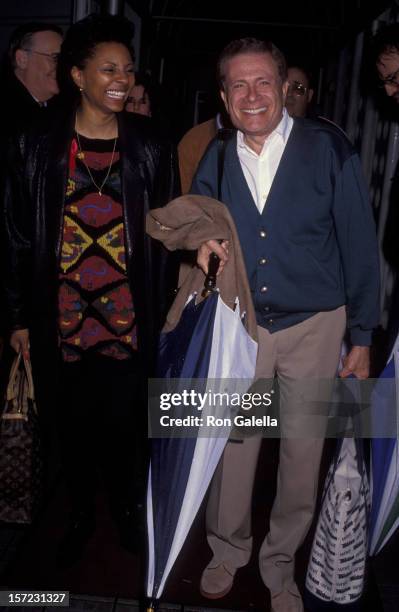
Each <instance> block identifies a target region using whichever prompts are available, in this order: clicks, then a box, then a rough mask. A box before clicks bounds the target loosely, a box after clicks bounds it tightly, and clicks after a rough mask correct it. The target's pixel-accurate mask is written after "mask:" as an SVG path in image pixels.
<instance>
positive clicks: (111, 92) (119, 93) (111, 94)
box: [106, 89, 126, 100]
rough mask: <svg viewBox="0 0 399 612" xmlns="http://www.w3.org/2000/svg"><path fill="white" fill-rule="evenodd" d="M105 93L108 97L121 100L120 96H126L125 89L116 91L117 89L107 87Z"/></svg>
mask: <svg viewBox="0 0 399 612" xmlns="http://www.w3.org/2000/svg"><path fill="white" fill-rule="evenodd" d="M106 94H107V96H109V97H110V98H115V99H117V100H122V98H124V97H125V96H126V92H125V91H118V90H117V89H108V90H107V92H106Z"/></svg>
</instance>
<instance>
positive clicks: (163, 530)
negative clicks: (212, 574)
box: [147, 291, 257, 600]
mask: <svg viewBox="0 0 399 612" xmlns="http://www.w3.org/2000/svg"><path fill="white" fill-rule="evenodd" d="M159 354H160V359H159V362H160V363H159V376H160V377H164V378H174V379H177V378H182V379H203V380H206V379H208V380H210V379H212V381H217V380H219V381H221V384H225V383H226V381H228V383H227V384H228V385H229V391H232V386H231V385H232V380H234V379H236V381H237V387H236V389H237V388H239V387H240V385H241V386H242V384H243V381H244V380H245V381H250V382H251V381H252V380H253V378H254V375H255V365H256V356H257V343H256V341H255V340H253V339H252V338H251V337H250V336H249V334H248V333H247V331H246V329H245V327H244V325H243V322H242V318H241V314H240V309H239V304H237V305H236V308H235V310H234V311H233V310H232V309H231V308H229V307H228V306H227V305H226V304H225V303H224V302H223V300H222V298H221V297H220V295H219V293H218V292H217V291H214V292H213V293H212V294H211V295H210V296H209V297H208V298H206V299H205V300H203V301H202V302H200V303H197V301H196V296H192V297H191V298H190V300H189V301H188V303H187V304H186V306H185V308H184V310H183V313H182V316H181V319H180V321H179V323H178V325H177V326H176V328H175V329H174V330H172V331H171V332H168V333H166V334H163V335H162V337H161V341H160V351H159ZM233 385H234V382H233ZM246 390H247V389H245V390H243V391H242V392H244V391H246ZM206 410H207V408H206V407H205V409H204V410H203V414H205V412H206ZM209 410H210V408H209ZM223 410H226V415H227V412H228V411H229V410H231V408H229V407H226V408H224V409H223ZM175 415H176V413H175ZM218 416H222V417H223V413H220V412H218ZM230 416H231V415H230ZM229 433H230V429H229V428H228V427H224V428H223V429H222V430H221V431H220V432H218V435H215V434H213V435H212V436H206V434H205V435H204V432H203V431H201V428H200V429H199V431H198V437H197V438H181V437H179V438H172V437H171V438H163V439H154V440H153V441H152V452H151V466H150V477H149V484H148V491H147V526H148V544H149V559H148V577H147V596H148V597H149V598H151V599H152V600H157V599H159V598H160V596H161V595H162V592H163V589H164V586H165V582H166V580H167V578H168V576H169V574H170V572H171V570H172V567H173V565H174V563H175V561H176V559H177V556H178V554H179V552H180V550H181V548H182V546H183V543H184V541H185V539H186V537H187V535H188V532H189V530H190V527H191V525H192V523H193V521H194V518H195V516H196V514H197V512H198V510H199V507H200V505H201V502H202V500H203V498H204V496H205V493H206V491H207V488H208V486H209V484H210V481H211V479H212V476H213V474H214V472H215V470H216V467H217V464H218V462H219V459H220V457H221V455H222V452H223V449H224V447H225V445H226V442H227V439H228V437H229Z"/></svg>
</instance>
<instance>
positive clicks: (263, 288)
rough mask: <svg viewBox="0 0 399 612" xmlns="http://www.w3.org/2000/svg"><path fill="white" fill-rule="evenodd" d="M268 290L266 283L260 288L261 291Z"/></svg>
mask: <svg viewBox="0 0 399 612" xmlns="http://www.w3.org/2000/svg"><path fill="white" fill-rule="evenodd" d="M266 291H267V287H266V285H263V287H261V288H260V292H261V293H266Z"/></svg>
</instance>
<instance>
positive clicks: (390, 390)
mask: <svg viewBox="0 0 399 612" xmlns="http://www.w3.org/2000/svg"><path fill="white" fill-rule="evenodd" d="M398 401H399V337H398V338H397V339H396V342H395V345H394V348H393V351H392V354H391V356H390V358H389V360H388V363H387V365H386V367H385V369H384V371H383V372H382V374H381V376H380V379H379V380H378V382H377V384H376V386H375V388H374V391H373V395H372V418H373V423H372V426H373V436H374V437H373V439H372V442H371V483H372V502H371V516H370V554H371V555H376V554H377V553H379V552H380V550H381V549H382V548H383V546H385V544H386V543H387V542H388V540H389V539H390V537H391V536H392V535H393V534H394V532H395V531H396V530H397V529H398V527H399V431H398V427H397V420H398V414H399V404H398ZM387 435H390V437H381V436H387Z"/></svg>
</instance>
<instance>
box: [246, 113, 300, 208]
mask: <svg viewBox="0 0 399 612" xmlns="http://www.w3.org/2000/svg"><path fill="white" fill-rule="evenodd" d="M293 123H294V122H293V119H292V117H290V116H289V115H288V113H287V111H286V109H285V108H284V109H283V116H282V118H281V121H280V123H279V124H278V125H277V127H276V128H275V129H274V130H273V132H272V133H271V134H269V136H268V137H267V138H266V140H265V142H264V143H263V147H262V151H261V152H260V154H259V155H258V154H257V153H255V151H254V150H253V149H251V148H250V147H249V146H248V145H247V144H246V143H245V141H244V134H243V132H240V131H238V132H237V154H238V159H239V160H240V164H241V168H242V171H243V173H244V176H245V180H246V181H247V184H248V187H249V189H250V191H251V194H252V197H253V199H254V202H255V204H256V206H257V207H258V210H259V212H260V213H262V211H263V208H264V206H265V203H266V199H267V196H268V195H269V191H270V188H271V186H272V183H273V180H274V177H275V175H276V172H277V168H278V165H279V163H280V160H281V157H282V155H283V153H284V149H285V145H286V144H287V140H288V137H289V135H290V133H291V130H292V126H293Z"/></svg>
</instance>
